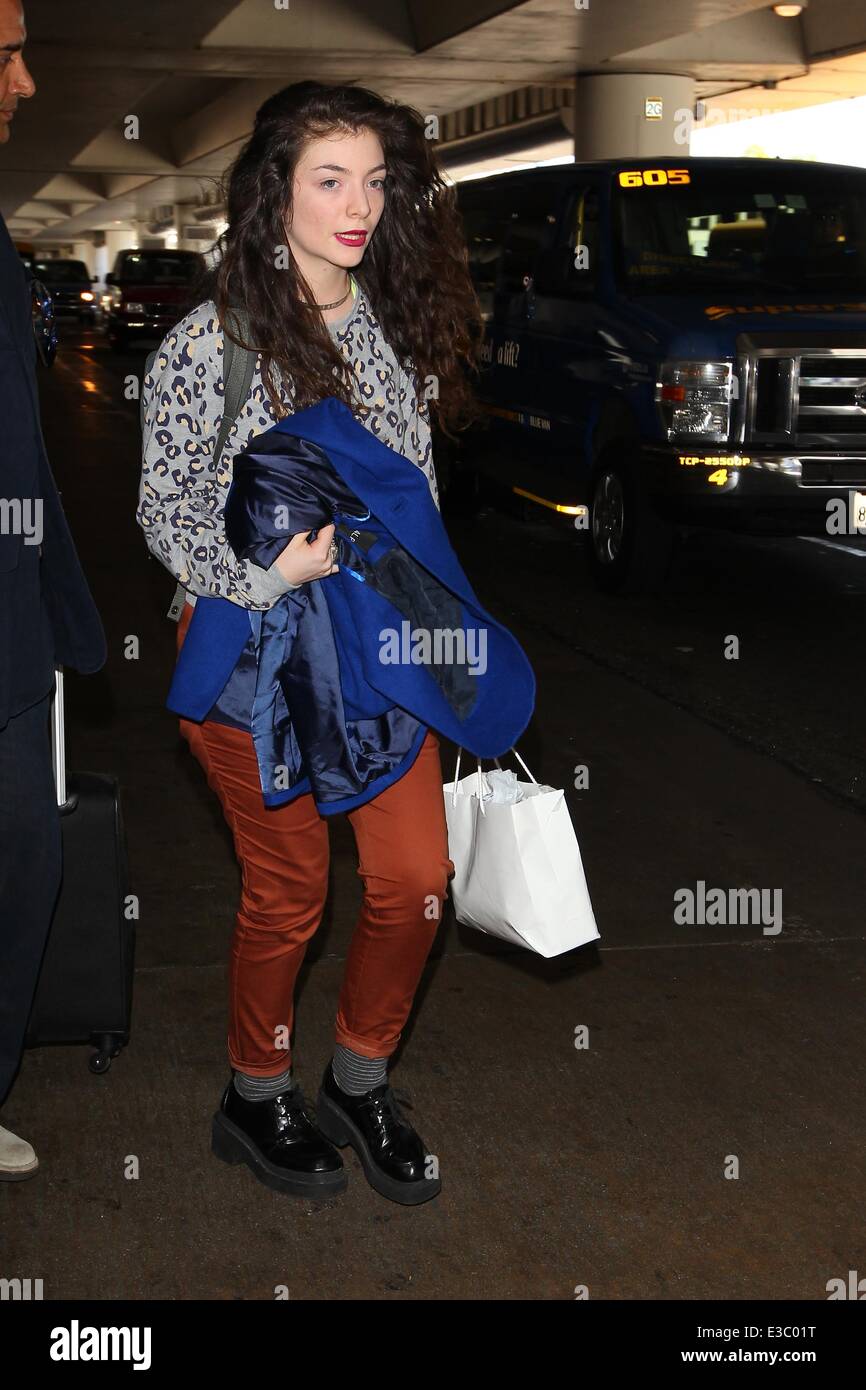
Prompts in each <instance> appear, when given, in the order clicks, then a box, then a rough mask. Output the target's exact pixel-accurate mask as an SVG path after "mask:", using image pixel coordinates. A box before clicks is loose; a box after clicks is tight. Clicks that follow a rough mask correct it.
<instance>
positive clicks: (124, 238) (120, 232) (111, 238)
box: [103, 227, 138, 270]
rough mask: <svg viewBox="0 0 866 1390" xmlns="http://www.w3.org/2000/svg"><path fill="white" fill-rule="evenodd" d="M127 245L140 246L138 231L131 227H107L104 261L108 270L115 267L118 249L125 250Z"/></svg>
mask: <svg viewBox="0 0 866 1390" xmlns="http://www.w3.org/2000/svg"><path fill="white" fill-rule="evenodd" d="M127 246H138V233H137V232H133V231H131V230H130V229H129V227H106V229H105V247H104V262H103V263H104V265H105V268H106V270H113V269H114V258H115V256H116V255H117V253H118V251H125V250H126V248H127Z"/></svg>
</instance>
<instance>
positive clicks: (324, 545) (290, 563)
mask: <svg viewBox="0 0 866 1390" xmlns="http://www.w3.org/2000/svg"><path fill="white" fill-rule="evenodd" d="M312 534H313V533H312V531H299V532H298V534H297V535H296V536H292V539H291V540H290V541H289V543H288V545H287V546H286V548H285V550H282V551H280V553H279V555H278V556H277V558H276V560H275V561H274V564H275V565H276V567H277V569H278V570H279V572H280V574H281V575H282V576H283V578H284V579H288V581H289V583H290V584H306V582H307V580H308V579H324V578H325V576H326V575H329V574H336V573H337V572H338V570H339V568H340V566H339V565H334V564H332V563H331V556H330V553H329V552H330V549H331V541H332V540H333V539H334V523H333V522H330V523H329V524H328V525H327V526H322V527H321V528H320V530H319V534H318V536H317V537H316V539H315V540H314V541H312V542H311V543H309V544H308V543H307V536H311V535H312Z"/></svg>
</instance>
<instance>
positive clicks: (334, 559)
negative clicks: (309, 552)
mask: <svg viewBox="0 0 866 1390" xmlns="http://www.w3.org/2000/svg"><path fill="white" fill-rule="evenodd" d="M328 553H329V555H330V557H331V564H332V565H335V564H336V563H337V556H338V555H339V553H340V548H339V546H338V545H337V542H336V541H331V545H330V548H329V551H328Z"/></svg>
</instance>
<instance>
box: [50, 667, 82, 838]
mask: <svg viewBox="0 0 866 1390" xmlns="http://www.w3.org/2000/svg"><path fill="white" fill-rule="evenodd" d="M51 761H52V763H53V765H54V788H55V794H56V797H57V805H58V807H59V809H60V813H61V815H63V814H64V813H66V814H68V813H69V812H70V811H74V810H75V808H76V806H77V805H78V796H77V794H76V793H73V794H72V796H67V792H66V721H65V718H64V703H63V667H62V666H55V667H54V693H53V695H52V697H51Z"/></svg>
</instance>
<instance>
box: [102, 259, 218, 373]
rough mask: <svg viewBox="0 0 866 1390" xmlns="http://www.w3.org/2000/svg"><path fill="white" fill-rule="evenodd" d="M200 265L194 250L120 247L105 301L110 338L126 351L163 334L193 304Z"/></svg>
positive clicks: (108, 279) (116, 347)
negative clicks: (138, 342) (139, 342)
mask: <svg viewBox="0 0 866 1390" xmlns="http://www.w3.org/2000/svg"><path fill="white" fill-rule="evenodd" d="M203 269H204V257H203V256H201V255H200V254H199V253H198V252H197V251H166V250H163V251H159V250H153V251H151V250H142V251H137V250H125V251H119V252H118V254H117V258H116V260H115V262H114V269H113V271H112V272H111V274H109V275H106V277H105V281H106V284H107V285H108V286H109V287H110V291H109V297H107V303H106V329H107V332H108V340H109V342H110V343H111V346H112V348H113V349H114V350H115V352H124V351H125V350H126V349H127V347H128V346H129V344H130V342H132V341H134V340H136V339H141V338H157V339H159V338H163V337H164V336H165V334H166V333H167V332H168V330H169V329H170V328H172V327H173V326H174V324H176V323H177V321H178V320H179V319H182V318H183V316H184V314H186V313H187V312H188V310H189V309H191V308H192V307H193V303H192V298H193V290H194V286H195V282H196V281H197V279H198V277H199V275H200V274H201V272H202V271H203Z"/></svg>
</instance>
